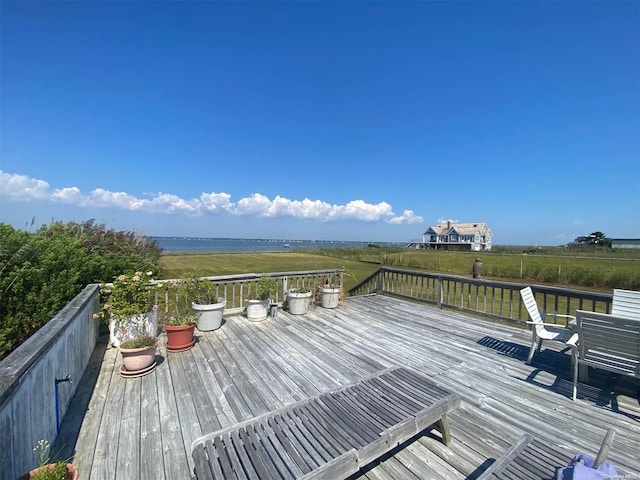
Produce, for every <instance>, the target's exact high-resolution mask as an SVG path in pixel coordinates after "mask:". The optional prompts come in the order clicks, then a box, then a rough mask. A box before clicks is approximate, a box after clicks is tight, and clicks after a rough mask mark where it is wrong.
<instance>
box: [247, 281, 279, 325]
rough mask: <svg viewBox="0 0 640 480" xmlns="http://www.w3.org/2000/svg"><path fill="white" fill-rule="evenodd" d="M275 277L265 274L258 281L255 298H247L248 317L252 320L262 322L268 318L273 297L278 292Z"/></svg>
mask: <svg viewBox="0 0 640 480" xmlns="http://www.w3.org/2000/svg"><path fill="white" fill-rule="evenodd" d="M276 288H277V283H276V280H275V278H272V277H269V276H267V275H263V276H262V277H260V280H258V281H257V282H256V289H255V294H254V298H252V299H251V300H247V318H248V319H249V320H251V321H252V322H260V321H262V320H265V319H266V318H267V313H268V311H269V304H270V303H271V298H272V297H273V295H275V293H276Z"/></svg>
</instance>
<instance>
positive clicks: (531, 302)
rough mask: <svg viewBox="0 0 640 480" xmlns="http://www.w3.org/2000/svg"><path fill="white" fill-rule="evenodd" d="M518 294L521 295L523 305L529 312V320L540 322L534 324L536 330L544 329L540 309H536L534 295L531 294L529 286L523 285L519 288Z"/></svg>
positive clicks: (536, 304)
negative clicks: (523, 286)
mask: <svg viewBox="0 0 640 480" xmlns="http://www.w3.org/2000/svg"><path fill="white" fill-rule="evenodd" d="M520 296H521V297H522V302H523V303H524V306H525V307H526V308H527V312H529V318H531V321H532V322H535V323H539V324H540V325H535V328H536V330H540V329H544V325H542V316H541V315H540V310H538V303H537V302H536V297H534V296H533V290H531V287H525V288H523V289H522V290H520Z"/></svg>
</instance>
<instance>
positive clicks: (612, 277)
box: [160, 247, 640, 292]
mask: <svg viewBox="0 0 640 480" xmlns="http://www.w3.org/2000/svg"><path fill="white" fill-rule="evenodd" d="M476 257H480V258H481V259H482V261H483V264H484V268H483V275H482V276H483V277H485V278H491V279H495V280H505V281H515V282H523V283H538V284H545V285H556V286H562V287H571V288H578V289H586V290H594V291H603V292H610V291H611V290H612V289H613V288H624V289H629V290H640V252H636V251H631V250H629V251H620V250H610V249H609V250H593V251H586V250H580V251H574V252H571V251H566V250H564V249H550V248H547V249H544V250H543V249H533V250H532V249H529V250H526V251H524V252H523V251H522V249H515V248H513V249H511V250H508V249H505V248H504V247H502V248H501V249H496V251H492V252H483V253H477V252H453V251H452V252H446V251H433V250H410V249H404V248H387V247H362V248H340V249H317V250H316V249H314V250H293V251H290V252H273V253H271V252H268V253H255V252H248V253H199V254H166V255H163V256H162V257H161V259H160V266H161V268H162V274H161V275H162V278H165V279H167V278H180V277H183V276H186V275H188V274H190V273H195V274H197V275H199V276H208V275H226V274H233V273H257V274H260V273H265V272H284V271H296V270H316V269H333V268H344V269H345V271H346V275H345V291H348V290H349V289H350V288H351V287H353V286H355V285H356V284H357V283H359V282H360V281H362V280H364V279H365V278H366V277H367V276H369V275H370V274H372V273H373V272H375V271H376V270H377V269H378V268H380V267H381V266H390V267H397V268H408V269H414V270H423V271H429V272H441V273H447V274H451V275H463V276H470V275H471V265H472V264H473V261H474V259H475V258H476Z"/></svg>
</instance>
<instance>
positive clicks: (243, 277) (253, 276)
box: [151, 268, 344, 285]
mask: <svg viewBox="0 0 640 480" xmlns="http://www.w3.org/2000/svg"><path fill="white" fill-rule="evenodd" d="M336 272H338V273H341V272H344V269H342V268H331V269H323V270H296V271H291V272H265V273H236V274H228V275H213V276H206V277H200V278H201V279H202V280H209V281H212V282H227V281H236V282H237V281H251V280H259V279H260V277H262V276H267V277H277V278H282V277H304V276H318V275H328V274H335V273H336ZM178 280H179V279H177V278H173V279H165V280H154V281H152V282H151V283H152V284H153V285H162V284H165V283H172V282H177V281H178Z"/></svg>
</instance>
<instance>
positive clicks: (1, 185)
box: [0, 171, 422, 225]
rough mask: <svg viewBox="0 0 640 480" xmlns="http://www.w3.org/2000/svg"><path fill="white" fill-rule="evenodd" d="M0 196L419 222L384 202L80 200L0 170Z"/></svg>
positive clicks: (105, 195) (218, 197) (70, 191)
mask: <svg viewBox="0 0 640 480" xmlns="http://www.w3.org/2000/svg"><path fill="white" fill-rule="evenodd" d="M0 196H5V197H10V198H12V199H14V200H20V201H29V200H49V201H52V202H57V203H67V204H73V205H77V206H82V207H101V208H106V207H110V208H119V209H122V210H133V211H142V212H151V213H166V214H178V215H189V216H200V215H220V214H232V215H241V216H257V217H263V218H279V217H292V218H298V219H302V220H317V221H320V222H331V221H345V220H351V221H359V222H380V221H385V222H387V223H390V224H393V225H399V224H414V223H421V222H422V217H420V216H419V215H416V214H415V213H414V212H413V211H412V210H405V211H404V212H403V213H402V215H399V216H396V215H395V214H394V213H393V209H392V207H391V205H389V204H388V203H387V202H380V203H377V204H371V203H367V202H365V201H364V200H352V201H350V202H348V203H347V204H345V205H332V204H330V203H327V202H325V201H322V200H310V199H308V198H305V199H304V200H291V199H288V198H285V197H281V196H279V195H277V196H276V197H275V198H274V199H273V200H271V199H269V198H268V197H267V196H265V195H262V194H261V193H253V194H252V195H251V196H249V197H245V198H241V199H240V200H238V201H237V202H236V203H233V202H232V201H231V195H230V194H228V193H224V192H210V193H204V192H203V193H202V194H201V195H200V197H199V198H193V199H190V200H186V199H183V198H181V197H179V196H177V195H173V194H169V193H158V194H152V195H150V196H149V198H138V197H136V196H134V195H130V194H128V193H126V192H112V191H110V190H105V189H103V188H96V189H95V190H92V191H91V192H90V193H89V194H88V195H86V194H83V193H82V192H81V191H80V189H79V188H78V187H65V188H59V189H53V190H51V188H50V186H49V184H48V183H47V182H45V181H44V180H38V179H33V178H29V177H27V176H25V175H17V174H10V173H5V172H2V171H0Z"/></svg>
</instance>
